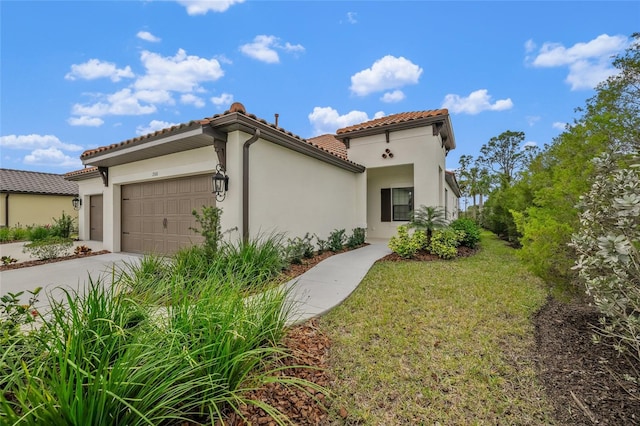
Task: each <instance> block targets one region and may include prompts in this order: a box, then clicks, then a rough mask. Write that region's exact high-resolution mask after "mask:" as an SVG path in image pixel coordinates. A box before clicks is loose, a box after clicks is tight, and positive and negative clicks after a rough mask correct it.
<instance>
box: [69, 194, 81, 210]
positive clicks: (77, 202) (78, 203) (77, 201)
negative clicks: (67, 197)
mask: <svg viewBox="0 0 640 426" xmlns="http://www.w3.org/2000/svg"><path fill="white" fill-rule="evenodd" d="M71 204H73V209H74V210H75V211H78V210H80V207H82V200H81V199H80V198H78V197H74V198H73V200H71Z"/></svg>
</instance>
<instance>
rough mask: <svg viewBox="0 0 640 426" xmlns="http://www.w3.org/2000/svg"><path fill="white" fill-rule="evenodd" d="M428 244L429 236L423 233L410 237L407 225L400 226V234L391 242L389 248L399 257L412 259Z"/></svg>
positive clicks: (418, 232) (392, 238)
mask: <svg viewBox="0 0 640 426" xmlns="http://www.w3.org/2000/svg"><path fill="white" fill-rule="evenodd" d="M426 243H427V235H426V234H425V233H424V232H423V231H415V232H414V233H413V234H412V235H409V227H408V226H407V225H400V226H398V234H397V235H394V236H393V237H391V239H390V240H389V248H390V249H391V251H393V252H394V253H397V254H398V255H399V256H401V257H403V258H405V259H410V258H412V257H413V256H415V255H416V253H417V252H418V250H422V249H423V248H424V246H425V245H426Z"/></svg>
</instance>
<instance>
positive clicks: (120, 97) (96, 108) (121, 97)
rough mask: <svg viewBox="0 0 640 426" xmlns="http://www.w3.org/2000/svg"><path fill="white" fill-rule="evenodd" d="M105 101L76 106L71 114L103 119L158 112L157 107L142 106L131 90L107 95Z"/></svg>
mask: <svg viewBox="0 0 640 426" xmlns="http://www.w3.org/2000/svg"><path fill="white" fill-rule="evenodd" d="M144 93H145V92H143V94H144ZM105 100H106V102H97V103H95V104H93V105H81V104H75V105H73V107H72V109H71V113H72V114H73V115H79V116H89V117H102V116H105V115H143V114H152V113H154V112H156V110H157V108H156V106H155V105H142V104H140V99H139V98H138V97H137V94H136V93H134V92H132V91H131V89H122V90H120V91H118V92H116V93H112V94H110V95H107V96H106V99H105Z"/></svg>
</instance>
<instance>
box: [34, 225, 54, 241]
mask: <svg viewBox="0 0 640 426" xmlns="http://www.w3.org/2000/svg"><path fill="white" fill-rule="evenodd" d="M51 236H52V235H51V227H50V226H42V225H36V226H34V227H33V228H31V229H29V240H31V241H40V240H44V239H46V238H49V237H51Z"/></svg>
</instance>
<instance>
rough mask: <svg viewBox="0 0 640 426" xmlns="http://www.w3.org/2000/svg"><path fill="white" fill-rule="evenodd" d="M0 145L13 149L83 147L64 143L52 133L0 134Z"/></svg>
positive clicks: (78, 148)
mask: <svg viewBox="0 0 640 426" xmlns="http://www.w3.org/2000/svg"><path fill="white" fill-rule="evenodd" d="M0 146H1V147H3V148H13V149H27V150H28V149H35V148H39V149H43V148H44V149H47V148H59V149H64V150H67V151H80V150H82V149H84V148H83V147H81V146H80V145H75V144H70V143H64V142H62V141H61V140H60V139H58V137H57V136H54V135H38V134H31V135H7V136H0Z"/></svg>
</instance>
